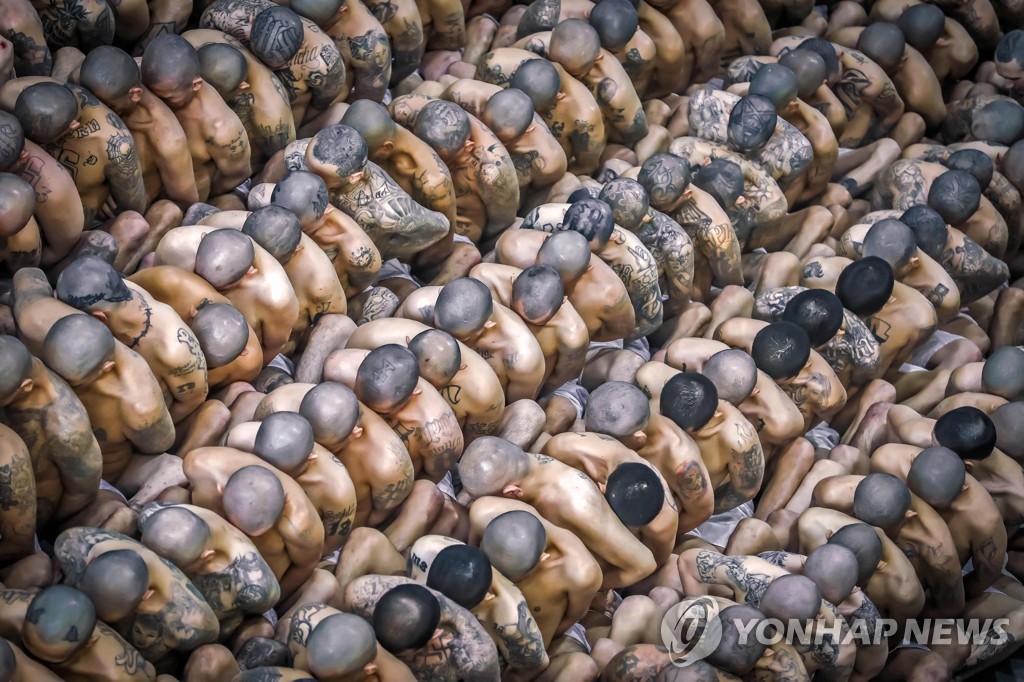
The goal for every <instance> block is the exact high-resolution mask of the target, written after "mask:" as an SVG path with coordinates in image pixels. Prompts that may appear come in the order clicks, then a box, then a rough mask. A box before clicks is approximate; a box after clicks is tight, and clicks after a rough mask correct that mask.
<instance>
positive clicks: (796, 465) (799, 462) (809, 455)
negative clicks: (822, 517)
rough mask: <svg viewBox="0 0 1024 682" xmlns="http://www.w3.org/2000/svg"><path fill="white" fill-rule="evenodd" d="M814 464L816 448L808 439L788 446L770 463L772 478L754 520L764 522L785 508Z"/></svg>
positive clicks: (765, 488) (765, 487)
mask: <svg viewBox="0 0 1024 682" xmlns="http://www.w3.org/2000/svg"><path fill="white" fill-rule="evenodd" d="M813 464H814V447H813V446H812V445H811V443H810V442H809V441H808V440H807V439H806V438H797V439H796V440H794V441H793V442H792V443H790V444H789V445H787V446H786V448H785V449H784V450H783V451H782V452H781V453H779V454H778V455H777V456H776V457H775V458H773V459H772V461H771V462H770V463H769V467H770V468H772V469H773V472H772V474H771V477H770V478H766V481H767V483H766V485H765V486H764V493H763V494H762V496H761V499H760V501H759V502H758V503H757V509H756V510H755V511H754V518H755V519H759V520H761V521H764V520H766V519H767V518H768V515H769V514H771V513H772V512H773V511H775V510H776V509H781V508H783V507H785V506H786V504H787V503H788V502H789V501H790V498H792V497H793V494H794V493H795V492H796V490H797V488H798V486H799V485H800V481H801V480H803V478H804V476H805V475H806V474H807V472H809V471H810V470H811V466H812V465H813Z"/></svg>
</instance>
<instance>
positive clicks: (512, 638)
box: [494, 585, 549, 674]
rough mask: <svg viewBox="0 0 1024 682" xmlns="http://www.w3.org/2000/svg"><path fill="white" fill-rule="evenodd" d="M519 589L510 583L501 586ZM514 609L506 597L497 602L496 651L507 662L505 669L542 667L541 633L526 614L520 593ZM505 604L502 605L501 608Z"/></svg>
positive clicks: (544, 656)
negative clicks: (510, 607)
mask: <svg viewBox="0 0 1024 682" xmlns="http://www.w3.org/2000/svg"><path fill="white" fill-rule="evenodd" d="M503 587H505V588H506V589H507V588H511V590H515V592H519V590H518V588H516V587H515V586H514V585H507V586H503ZM517 596H518V601H517V602H515V603H516V608H515V609H514V610H512V609H509V608H507V607H508V606H511V604H510V603H508V602H509V601H510V600H504V601H502V602H501V603H499V604H498V608H497V609H495V613H494V620H495V625H494V631H495V634H496V635H497V637H495V644H497V646H498V653H499V654H501V657H502V658H503V659H505V662H506V663H508V673H509V674H511V673H513V672H518V673H529V672H533V673H534V674H536V673H537V672H539V671H541V670H543V669H544V668H546V667H547V666H548V663H549V661H548V654H547V652H546V651H545V650H544V637H543V635H542V634H541V632H540V628H539V627H538V626H537V621H536V620H534V618H533V616H532V615H530V607H529V606H527V604H526V600H525V599H524V598H523V596H522V594H521V593H520V594H518V595H517ZM502 607H505V608H502Z"/></svg>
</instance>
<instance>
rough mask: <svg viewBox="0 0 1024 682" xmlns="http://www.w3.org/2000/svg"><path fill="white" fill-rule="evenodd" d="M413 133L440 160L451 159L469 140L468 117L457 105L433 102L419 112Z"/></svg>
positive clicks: (441, 101) (438, 101)
mask: <svg viewBox="0 0 1024 682" xmlns="http://www.w3.org/2000/svg"><path fill="white" fill-rule="evenodd" d="M413 132H414V133H415V134H416V137H418V138H420V139H421V140H423V141H424V142H426V143H427V144H428V145H430V147H431V149H433V150H434V151H435V152H437V153H438V155H439V156H440V157H441V158H442V159H452V158H454V157H455V155H456V154H457V153H458V152H460V151H462V149H463V147H464V146H465V144H466V142H467V141H468V140H469V132H470V124H469V116H468V115H467V114H466V112H465V111H463V110H462V108H461V107H459V106H458V105H457V104H454V103H452V102H446V101H444V100H434V101H432V102H430V103H429V104H427V105H426V106H424V107H423V109H422V110H420V113H419V115H418V116H417V117H416V125H415V126H414V128H413Z"/></svg>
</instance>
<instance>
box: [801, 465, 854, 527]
mask: <svg viewBox="0 0 1024 682" xmlns="http://www.w3.org/2000/svg"><path fill="white" fill-rule="evenodd" d="M848 473H850V472H849V470H847V469H846V467H844V466H843V465H842V464H840V463H839V462H833V461H832V460H830V459H819V460H818V461H817V462H815V463H814V466H812V467H811V470H810V471H809V472H808V473H807V476H805V477H804V480H803V482H802V483H801V484H800V487H799V488H797V490H796V492H795V493H793V497H792V499H790V501H789V504H787V505H786V511H789V512H793V513H795V514H802V513H804V512H805V511H807V509H808V508H809V507H810V506H811V504H812V502H813V498H814V486H816V485H818V483H820V482H821V481H822V480H824V479H826V478H829V477H830V476H845V475H846V474H848Z"/></svg>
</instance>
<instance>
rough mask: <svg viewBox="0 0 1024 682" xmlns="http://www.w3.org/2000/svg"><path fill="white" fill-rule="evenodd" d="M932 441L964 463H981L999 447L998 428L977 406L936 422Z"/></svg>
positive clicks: (946, 415)
mask: <svg viewBox="0 0 1024 682" xmlns="http://www.w3.org/2000/svg"><path fill="white" fill-rule="evenodd" d="M932 440H934V441H935V443H936V444H937V445H941V446H942V447H945V448H949V449H950V450H952V451H953V452H955V453H956V454H958V455H960V459H963V460H982V459H985V458H986V457H988V456H989V455H991V454H992V450H993V449H994V448H995V446H996V426H995V424H993V423H992V420H991V419H990V418H989V416H988V415H987V414H985V413H984V412H982V411H981V410H979V409H978V408H976V407H970V406H966V407H958V408H956V409H955V410H950V411H949V412H947V413H946V414H944V415H942V416H941V417H939V418H938V419H937V420H935V428H934V430H933V431H932Z"/></svg>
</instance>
